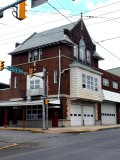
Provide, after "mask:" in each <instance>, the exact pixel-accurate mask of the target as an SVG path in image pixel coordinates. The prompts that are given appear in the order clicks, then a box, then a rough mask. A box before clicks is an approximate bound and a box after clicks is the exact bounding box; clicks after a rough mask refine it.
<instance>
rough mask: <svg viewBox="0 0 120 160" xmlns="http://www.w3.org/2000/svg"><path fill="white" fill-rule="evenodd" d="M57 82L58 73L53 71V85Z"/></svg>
mask: <svg viewBox="0 0 120 160" xmlns="http://www.w3.org/2000/svg"><path fill="white" fill-rule="evenodd" d="M57 82H58V71H57V70H54V83H57Z"/></svg>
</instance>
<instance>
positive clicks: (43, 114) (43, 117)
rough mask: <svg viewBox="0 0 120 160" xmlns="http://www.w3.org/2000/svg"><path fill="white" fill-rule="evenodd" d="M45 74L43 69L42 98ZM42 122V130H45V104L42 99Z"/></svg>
mask: <svg viewBox="0 0 120 160" xmlns="http://www.w3.org/2000/svg"><path fill="white" fill-rule="evenodd" d="M45 72H46V69H45V68H43V97H45ZM42 121H43V127H42V129H46V128H45V104H44V99H43V105H42Z"/></svg>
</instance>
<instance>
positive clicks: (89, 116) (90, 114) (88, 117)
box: [83, 106, 95, 126]
mask: <svg viewBox="0 0 120 160" xmlns="http://www.w3.org/2000/svg"><path fill="white" fill-rule="evenodd" d="M83 120H84V125H85V126H87V125H95V115H94V107H92V106H84V107H83Z"/></svg>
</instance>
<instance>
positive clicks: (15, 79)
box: [14, 76, 17, 88]
mask: <svg viewBox="0 0 120 160" xmlns="http://www.w3.org/2000/svg"><path fill="white" fill-rule="evenodd" d="M14 88H17V76H15V77H14Z"/></svg>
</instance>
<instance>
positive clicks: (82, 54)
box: [79, 39, 86, 64]
mask: <svg viewBox="0 0 120 160" xmlns="http://www.w3.org/2000/svg"><path fill="white" fill-rule="evenodd" d="M79 58H80V62H81V63H83V64H85V63H86V62H85V43H84V41H83V39H81V40H80V43H79Z"/></svg>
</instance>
